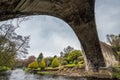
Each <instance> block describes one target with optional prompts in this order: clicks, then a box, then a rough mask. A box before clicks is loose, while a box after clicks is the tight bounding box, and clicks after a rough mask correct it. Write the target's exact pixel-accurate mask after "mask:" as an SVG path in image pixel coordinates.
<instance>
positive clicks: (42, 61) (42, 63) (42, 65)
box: [40, 59, 46, 70]
mask: <svg viewBox="0 0 120 80" xmlns="http://www.w3.org/2000/svg"><path fill="white" fill-rule="evenodd" d="M45 67H46V64H45V60H44V59H42V60H41V62H40V68H41V70H44V69H45Z"/></svg>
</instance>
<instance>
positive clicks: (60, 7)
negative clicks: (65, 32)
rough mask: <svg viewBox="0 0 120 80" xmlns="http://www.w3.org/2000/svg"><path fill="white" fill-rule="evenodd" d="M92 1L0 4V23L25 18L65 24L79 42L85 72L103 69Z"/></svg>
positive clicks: (33, 0)
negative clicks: (49, 17)
mask: <svg viewBox="0 0 120 80" xmlns="http://www.w3.org/2000/svg"><path fill="white" fill-rule="evenodd" d="M94 4H95V0H2V1H0V20H1V21H2V20H7V19H12V18H17V17H22V16H28V15H36V14H37V15H42V14H44V15H52V16H56V17H58V18H60V19H63V20H64V21H65V22H67V23H68V24H69V25H70V26H71V28H72V29H73V31H74V32H75V33H76V35H77V37H78V39H79V40H80V42H81V45H82V48H83V51H84V59H85V61H86V65H87V66H86V70H98V69H99V68H100V67H105V62H104V58H103V54H102V52H101V49H100V45H99V40H98V36H97V31H96V25H95V15H94Z"/></svg>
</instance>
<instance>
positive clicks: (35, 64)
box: [28, 62, 38, 69]
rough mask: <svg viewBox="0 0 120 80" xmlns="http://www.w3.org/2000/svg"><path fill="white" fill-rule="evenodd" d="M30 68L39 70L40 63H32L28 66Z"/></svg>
mask: <svg viewBox="0 0 120 80" xmlns="http://www.w3.org/2000/svg"><path fill="white" fill-rule="evenodd" d="M28 68H31V69H37V68H38V63H37V62H32V63H30V64H29V65H28Z"/></svg>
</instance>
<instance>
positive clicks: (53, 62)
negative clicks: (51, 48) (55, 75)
mask: <svg viewBox="0 0 120 80" xmlns="http://www.w3.org/2000/svg"><path fill="white" fill-rule="evenodd" d="M51 66H52V67H53V68H54V67H58V66H59V60H58V58H57V57H55V58H54V59H53V61H52V64H51Z"/></svg>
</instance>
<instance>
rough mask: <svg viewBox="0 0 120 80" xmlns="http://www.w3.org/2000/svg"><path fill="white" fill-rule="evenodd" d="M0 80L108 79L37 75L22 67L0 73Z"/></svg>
mask: <svg viewBox="0 0 120 80" xmlns="http://www.w3.org/2000/svg"><path fill="white" fill-rule="evenodd" d="M0 73H1V72H0ZM0 80H109V79H97V78H94V79H89V78H76V77H64V76H54V75H37V74H32V73H26V72H24V71H23V70H22V69H16V70H13V71H8V72H5V73H2V74H0Z"/></svg>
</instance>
